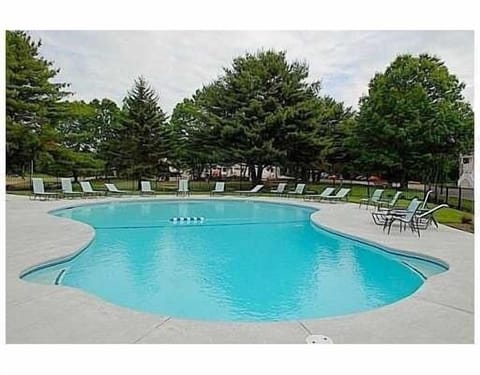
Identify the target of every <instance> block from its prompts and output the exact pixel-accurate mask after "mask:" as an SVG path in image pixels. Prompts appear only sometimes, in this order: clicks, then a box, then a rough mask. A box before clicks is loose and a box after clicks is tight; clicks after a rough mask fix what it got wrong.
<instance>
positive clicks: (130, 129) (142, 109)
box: [114, 77, 170, 186]
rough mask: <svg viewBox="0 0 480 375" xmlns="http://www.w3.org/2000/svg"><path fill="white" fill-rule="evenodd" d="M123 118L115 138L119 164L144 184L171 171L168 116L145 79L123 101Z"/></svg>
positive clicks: (141, 78)
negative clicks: (168, 161) (166, 171)
mask: <svg viewBox="0 0 480 375" xmlns="http://www.w3.org/2000/svg"><path fill="white" fill-rule="evenodd" d="M122 112H123V113H122V118H121V121H120V126H119V130H118V132H117V137H116V139H115V142H114V144H115V146H116V147H115V148H116V151H117V152H118V154H117V155H118V156H117V160H116V162H117V164H118V165H119V166H120V167H121V168H122V170H123V171H127V173H128V174H129V175H130V176H132V177H133V178H134V179H136V180H137V181H138V185H139V186H140V181H141V179H142V177H144V176H151V175H158V174H159V173H162V172H164V171H165V169H166V168H167V163H166V159H167V157H168V148H169V147H168V145H169V138H170V137H169V127H168V123H167V115H166V114H165V113H164V112H163V111H162V109H161V108H160V106H159V104H158V95H157V94H156V92H155V90H153V89H152V88H151V87H150V86H149V84H148V83H147V81H146V80H145V79H144V78H143V77H139V78H138V79H137V80H135V83H134V87H133V89H132V90H131V91H129V92H128V94H127V96H126V98H125V99H124V101H123V109H122Z"/></svg>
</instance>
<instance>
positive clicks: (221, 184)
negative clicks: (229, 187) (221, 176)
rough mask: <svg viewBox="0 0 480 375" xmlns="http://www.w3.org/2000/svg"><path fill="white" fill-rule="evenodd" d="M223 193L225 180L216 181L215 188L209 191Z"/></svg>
mask: <svg viewBox="0 0 480 375" xmlns="http://www.w3.org/2000/svg"><path fill="white" fill-rule="evenodd" d="M223 193H225V182H216V183H215V189H213V190H212V191H211V192H210V195H215V194H223Z"/></svg>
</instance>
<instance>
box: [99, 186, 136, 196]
mask: <svg viewBox="0 0 480 375" xmlns="http://www.w3.org/2000/svg"><path fill="white" fill-rule="evenodd" d="M105 187H106V188H107V194H113V195H118V196H122V195H125V194H130V192H129V191H127V190H118V189H117V187H116V186H115V184H105Z"/></svg>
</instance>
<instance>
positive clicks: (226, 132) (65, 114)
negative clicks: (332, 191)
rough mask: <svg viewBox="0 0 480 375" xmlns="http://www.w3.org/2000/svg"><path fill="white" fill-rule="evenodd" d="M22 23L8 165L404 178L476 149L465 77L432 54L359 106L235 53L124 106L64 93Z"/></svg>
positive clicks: (14, 64)
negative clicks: (210, 70) (201, 73)
mask: <svg viewBox="0 0 480 375" xmlns="http://www.w3.org/2000/svg"><path fill="white" fill-rule="evenodd" d="M40 47H41V43H40V42H37V41H34V40H32V38H31V37H30V36H29V35H28V33H26V32H24V31H7V33H6V161H7V173H18V174H22V175H24V174H26V173H27V172H28V171H29V168H31V165H32V161H33V163H34V167H35V171H36V172H43V173H50V174H56V175H65V176H73V177H75V178H77V177H79V176H86V175H91V174H99V173H101V174H104V175H109V174H111V172H112V171H116V173H117V174H118V175H119V176H128V177H129V178H134V179H136V180H138V181H140V180H141V179H142V178H158V177H162V176H168V175H169V167H175V168H176V169H178V170H189V171H190V172H191V173H192V175H193V176H194V177H199V176H200V175H201V172H202V171H203V170H204V169H205V168H208V167H210V166H214V165H217V164H219V165H223V166H229V165H233V164H238V163H241V164H242V165H245V166H248V167H249V171H250V174H251V175H250V178H251V180H252V181H253V182H258V181H259V180H260V178H261V175H262V170H263V169H264V168H265V167H267V166H277V167H280V168H281V170H282V174H284V175H289V176H293V177H295V178H298V179H302V180H308V179H313V180H316V179H318V178H319V173H320V172H328V173H333V174H343V175H344V176H350V177H354V176H356V175H358V174H368V175H369V174H378V175H381V176H382V177H384V178H386V179H391V180H395V181H401V182H402V183H405V182H406V181H408V179H418V180H421V181H424V182H437V181H444V180H446V179H454V178H456V173H457V170H458V157H459V154H460V153H465V152H469V151H472V150H473V128H474V126H473V110H472V108H471V105H470V104H469V103H468V102H467V101H466V100H465V98H464V97H463V89H464V87H465V85H464V83H462V82H460V81H459V80H458V78H457V77H456V76H454V75H453V74H451V73H450V72H449V71H448V68H447V67H446V66H445V64H444V62H443V61H442V60H441V59H440V58H438V57H435V56H430V55H427V54H423V55H419V56H412V55H409V54H405V55H399V56H398V57H397V58H396V59H395V60H394V61H393V62H392V63H391V64H390V65H389V66H388V67H387V68H386V70H385V71H384V72H382V73H376V74H375V75H374V76H373V78H372V79H371V81H370V83H369V86H368V92H367V93H366V94H365V95H364V96H362V97H361V98H360V99H359V106H358V110H357V111H354V110H353V109H352V108H351V107H347V106H345V105H344V103H343V102H339V101H336V100H334V99H333V98H331V97H329V96H327V95H323V94H322V91H321V82H320V81H310V80H309V66H308V64H307V63H306V62H300V61H293V62H289V61H288V60H287V57H286V52H284V51H274V50H261V51H258V52H256V53H247V54H245V55H243V56H239V57H237V58H235V59H234V60H233V62H232V64H231V65H230V66H229V67H226V68H224V70H223V74H222V75H221V76H220V77H218V78H217V79H215V80H213V81H212V82H211V83H209V84H207V85H205V86H203V87H202V88H200V89H198V90H197V91H196V92H195V93H194V94H193V95H192V96H191V97H189V98H185V99H184V100H183V101H182V102H180V103H178V104H177V105H176V107H175V108H174V110H173V112H172V114H171V116H167V114H166V113H165V112H164V111H163V110H162V108H161V106H160V104H159V96H158V94H157V93H156V91H155V90H154V89H153V88H152V87H151V86H150V85H149V83H148V82H147V81H146V80H145V79H144V78H143V77H141V76H140V77H139V78H138V79H136V80H135V82H134V83H133V87H132V88H131V89H130V90H129V91H127V93H126V96H125V98H124V100H123V102H122V104H121V106H118V105H117V104H116V103H115V102H114V101H112V100H110V99H108V98H103V99H95V100H92V101H90V102H88V103H87V102H84V101H78V100H77V101H71V100H70V101H69V100H66V99H68V97H69V96H70V95H71V93H70V92H69V91H68V89H69V85H68V84H66V83H58V82H54V78H55V76H56V75H57V74H58V72H59V70H58V69H57V68H55V67H54V65H53V62H51V61H47V60H45V59H44V58H43V57H42V56H41V54H40Z"/></svg>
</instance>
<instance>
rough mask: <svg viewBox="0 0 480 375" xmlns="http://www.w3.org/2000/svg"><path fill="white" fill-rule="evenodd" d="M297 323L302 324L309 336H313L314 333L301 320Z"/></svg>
mask: <svg viewBox="0 0 480 375" xmlns="http://www.w3.org/2000/svg"><path fill="white" fill-rule="evenodd" d="M297 323H298V324H300V326H301V327H302V328H303V329H304V330H305V331H306V332H307V333H308V334H309V335H311V334H312V331H310V329H308V327H307V326H306V325H305V324H303V323H302V322H301V321H300V320H297Z"/></svg>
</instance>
